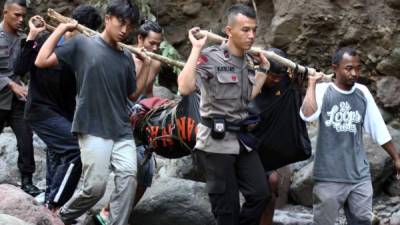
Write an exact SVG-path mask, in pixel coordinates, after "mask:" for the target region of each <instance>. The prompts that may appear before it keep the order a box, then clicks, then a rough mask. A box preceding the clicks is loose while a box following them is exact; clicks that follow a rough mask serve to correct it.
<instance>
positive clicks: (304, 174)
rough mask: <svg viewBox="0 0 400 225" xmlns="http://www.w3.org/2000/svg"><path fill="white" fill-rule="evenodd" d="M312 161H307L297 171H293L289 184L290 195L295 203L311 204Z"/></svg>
mask: <svg viewBox="0 0 400 225" xmlns="http://www.w3.org/2000/svg"><path fill="white" fill-rule="evenodd" d="M313 167H314V162H312V163H309V164H308V165H306V166H305V167H303V168H302V169H300V170H299V171H297V172H295V173H294V174H293V177H292V184H291V185H290V191H289V194H290V197H291V198H292V199H293V201H294V202H295V203H297V204H300V205H303V206H309V207H311V206H312V189H313V185H314V181H313V179H312V173H313Z"/></svg>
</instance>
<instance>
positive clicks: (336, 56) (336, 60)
mask: <svg viewBox="0 0 400 225" xmlns="http://www.w3.org/2000/svg"><path fill="white" fill-rule="evenodd" d="M345 53H347V54H349V55H351V56H357V55H358V54H357V52H356V50H355V49H354V48H351V47H343V48H339V49H337V50H336V51H335V53H333V55H332V65H339V64H340V61H341V60H342V58H343V55H344V54H345Z"/></svg>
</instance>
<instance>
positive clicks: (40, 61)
mask: <svg viewBox="0 0 400 225" xmlns="http://www.w3.org/2000/svg"><path fill="white" fill-rule="evenodd" d="M77 24H78V23H77V22H76V21H75V22H72V23H61V24H60V25H58V27H57V28H56V30H55V31H54V32H53V33H52V34H51V35H50V36H49V38H48V39H47V40H46V42H44V44H43V46H42V48H41V49H40V51H39V53H38V56H37V57H36V61H35V65H36V66H37V67H39V68H48V67H52V66H55V65H57V64H58V59H57V56H56V54H55V53H54V49H55V48H56V46H57V43H58V41H59V40H60V38H61V37H62V36H63V35H64V33H65V32H67V31H71V30H74V29H75V28H76V26H77Z"/></svg>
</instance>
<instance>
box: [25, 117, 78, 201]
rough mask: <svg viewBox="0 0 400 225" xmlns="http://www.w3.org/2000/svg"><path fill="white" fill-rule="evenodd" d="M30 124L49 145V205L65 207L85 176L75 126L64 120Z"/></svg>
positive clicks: (51, 119)
mask: <svg viewBox="0 0 400 225" xmlns="http://www.w3.org/2000/svg"><path fill="white" fill-rule="evenodd" d="M29 122H30V124H31V127H32V130H34V131H35V132H36V134H37V135H38V136H39V137H40V138H41V139H42V140H43V141H44V142H45V143H46V145H47V158H46V161H47V174H46V202H48V203H49V205H50V207H52V206H54V207H59V206H62V205H64V203H65V202H67V201H68V200H69V199H70V198H71V196H72V195H73V193H74V191H75V188H76V186H77V185H78V182H79V178H80V176H81V173H82V163H81V159H80V150H79V145H78V139H77V138H76V137H75V136H73V135H72V133H71V126H72V123H71V122H70V121H68V120H67V119H66V118H64V117H62V116H56V117H51V118H48V119H46V120H40V121H29Z"/></svg>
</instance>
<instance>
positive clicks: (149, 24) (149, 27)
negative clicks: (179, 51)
mask: <svg viewBox="0 0 400 225" xmlns="http://www.w3.org/2000/svg"><path fill="white" fill-rule="evenodd" d="M150 31H153V32H155V33H159V34H161V33H162V28H161V26H160V24H158V23H157V22H155V21H151V20H145V21H143V23H142V24H141V25H140V27H139V29H138V31H137V34H138V35H140V36H141V37H143V38H146V37H147V35H149V32H150Z"/></svg>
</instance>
